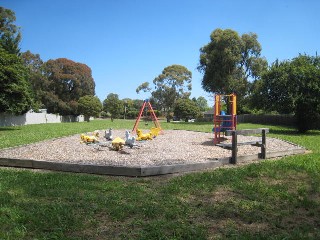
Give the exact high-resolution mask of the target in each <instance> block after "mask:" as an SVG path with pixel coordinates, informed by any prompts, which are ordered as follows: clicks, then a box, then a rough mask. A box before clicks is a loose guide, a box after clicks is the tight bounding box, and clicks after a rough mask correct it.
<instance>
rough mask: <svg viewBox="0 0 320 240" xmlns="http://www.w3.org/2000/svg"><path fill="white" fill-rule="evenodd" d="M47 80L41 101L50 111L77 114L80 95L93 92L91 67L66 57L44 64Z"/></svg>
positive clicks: (93, 84)
mask: <svg viewBox="0 0 320 240" xmlns="http://www.w3.org/2000/svg"><path fill="white" fill-rule="evenodd" d="M44 76H45V77H46V78H47V80H48V84H47V88H46V89H45V91H46V94H45V95H44V98H43V103H44V104H45V106H46V107H47V109H48V112H51V113H60V114H77V102H78V100H79V98H80V97H83V96H86V95H92V96H93V95H94V94H95V83H94V80H93V78H92V73H91V69H90V68H89V67H88V66H87V65H85V64H83V63H77V62H74V61H72V60H69V59H66V58H58V59H56V60H49V61H47V62H46V63H45V66H44Z"/></svg>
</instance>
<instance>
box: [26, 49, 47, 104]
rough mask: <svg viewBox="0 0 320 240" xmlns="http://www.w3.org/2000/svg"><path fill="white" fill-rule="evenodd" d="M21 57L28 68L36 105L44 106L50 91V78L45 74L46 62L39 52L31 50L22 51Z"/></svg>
mask: <svg viewBox="0 0 320 240" xmlns="http://www.w3.org/2000/svg"><path fill="white" fill-rule="evenodd" d="M21 58H22V60H23V63H24V65H25V66H26V67H27V69H28V74H29V77H28V81H29V83H30V85H31V88H32V92H33V98H34V101H35V105H36V106H38V107H37V108H39V107H43V106H44V104H43V102H42V100H43V98H44V95H46V91H48V80H47V79H46V77H45V76H44V75H43V64H44V63H43V61H42V60H41V58H40V55H39V54H33V53H31V52H30V51H26V52H24V53H22V54H21Z"/></svg>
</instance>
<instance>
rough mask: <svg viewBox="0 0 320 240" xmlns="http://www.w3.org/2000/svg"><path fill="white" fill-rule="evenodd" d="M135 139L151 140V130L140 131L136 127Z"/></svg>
mask: <svg viewBox="0 0 320 240" xmlns="http://www.w3.org/2000/svg"><path fill="white" fill-rule="evenodd" d="M137 136H138V137H137V139H136V140H137V141H141V140H152V139H153V136H152V134H151V132H149V133H144V134H143V133H142V131H141V130H140V129H137Z"/></svg>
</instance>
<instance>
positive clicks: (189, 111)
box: [174, 98, 200, 121]
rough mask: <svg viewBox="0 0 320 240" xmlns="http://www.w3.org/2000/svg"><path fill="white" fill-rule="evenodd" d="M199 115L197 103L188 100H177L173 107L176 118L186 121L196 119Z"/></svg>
mask: <svg viewBox="0 0 320 240" xmlns="http://www.w3.org/2000/svg"><path fill="white" fill-rule="evenodd" d="M199 114H200V108H199V107H198V105H197V103H196V102H194V101H192V100H190V99H189V98H181V99H178V100H177V101H176V103H175V107H174V115H175V116H177V117H178V118H184V119H185V120H186V121H188V119H189V118H197V116H199Z"/></svg>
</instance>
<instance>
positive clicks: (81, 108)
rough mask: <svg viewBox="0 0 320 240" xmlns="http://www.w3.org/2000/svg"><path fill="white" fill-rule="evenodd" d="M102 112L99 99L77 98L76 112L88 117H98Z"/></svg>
mask: <svg viewBox="0 0 320 240" xmlns="http://www.w3.org/2000/svg"><path fill="white" fill-rule="evenodd" d="M101 111H102V104H101V102H100V99H99V98H98V97H96V96H92V95H86V96H83V97H80V98H79V101H78V112H79V113H80V114H83V115H85V116H88V117H98V116H99V114H100V112H101Z"/></svg>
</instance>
